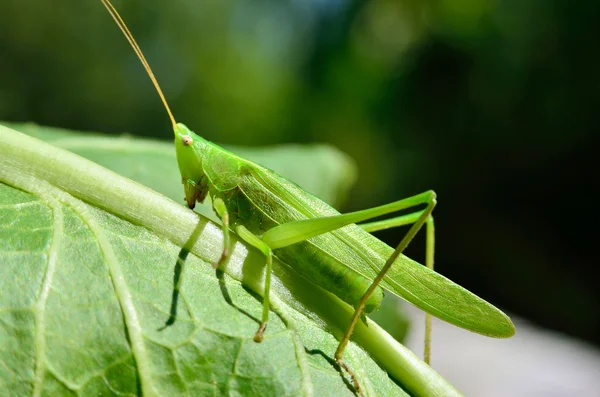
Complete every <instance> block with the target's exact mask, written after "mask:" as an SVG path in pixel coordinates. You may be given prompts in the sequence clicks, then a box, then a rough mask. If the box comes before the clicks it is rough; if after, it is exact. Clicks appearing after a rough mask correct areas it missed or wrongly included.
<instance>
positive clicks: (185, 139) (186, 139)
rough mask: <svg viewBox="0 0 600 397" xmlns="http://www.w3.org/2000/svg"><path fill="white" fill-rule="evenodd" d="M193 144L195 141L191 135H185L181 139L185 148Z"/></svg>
mask: <svg viewBox="0 0 600 397" xmlns="http://www.w3.org/2000/svg"><path fill="white" fill-rule="evenodd" d="M193 142H194V140H193V139H192V137H191V136H189V135H183V136H182V137H181V143H183V145H184V146H190V145H191V144H192V143H193Z"/></svg>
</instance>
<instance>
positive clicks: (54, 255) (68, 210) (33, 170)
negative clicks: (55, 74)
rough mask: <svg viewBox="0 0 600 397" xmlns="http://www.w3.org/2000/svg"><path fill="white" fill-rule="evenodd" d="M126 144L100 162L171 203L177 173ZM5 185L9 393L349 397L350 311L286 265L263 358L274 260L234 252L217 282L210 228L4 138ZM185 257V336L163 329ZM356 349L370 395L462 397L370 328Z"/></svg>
mask: <svg viewBox="0 0 600 397" xmlns="http://www.w3.org/2000/svg"><path fill="white" fill-rule="evenodd" d="M52 133H55V135H54V137H51V135H52ZM60 135H61V131H56V130H52V131H50V135H46V136H45V138H46V139H48V140H50V141H54V142H55V143H58V144H60V142H61V141H62V145H63V146H65V147H68V142H69V141H70V142H71V143H70V144H71V145H72V144H73V141H74V140H79V141H80V142H82V143H83V141H85V140H86V139H90V141H89V142H91V143H89V144H88V145H87V148H84V146H86V145H85V144H83V145H82V146H81V147H80V149H79V150H89V151H90V152H94V149H96V151H97V150H98V149H99V147H96V148H94V144H93V143H99V142H100V141H98V140H101V141H103V142H104V143H106V144H108V143H109V142H110V141H111V139H108V138H100V137H98V136H95V137H90V138H83V137H74V136H70V135H69V134H67V135H69V136H67V135H65V136H60ZM122 139H126V145H124V146H123V147H124V148H126V149H121V150H115V151H116V154H115V152H112V151H111V150H110V148H106V149H102V150H105V152H106V153H105V154H106V155H109V153H112V160H110V162H111V163H112V165H113V167H114V168H115V169H118V170H119V171H128V172H132V173H139V175H151V177H150V179H153V180H154V182H155V183H156V186H157V188H160V189H161V190H162V189H165V190H164V191H165V192H168V188H167V187H166V186H167V184H166V183H165V185H164V186H163V185H162V184H163V182H161V181H162V180H163V178H164V177H165V175H166V174H167V170H166V168H169V167H175V163H174V162H173V163H172V165H168V160H164V161H166V162H165V163H164V164H163V163H162V162H161V160H159V157H160V156H158V155H157V154H156V153H158V152H159V151H157V152H155V153H154V154H152V153H143V150H141V151H140V152H138V151H136V150H137V149H140V148H142V149H144V148H146V147H147V146H146V145H150V146H151V145H156V147H157V148H158V147H162V146H161V144H159V143H153V142H148V141H145V140H138V139H132V138H113V139H112V141H113V143H115V144H116V143H119V140H122ZM94 140H96V141H94ZM71 149H72V147H71ZM161 150H164V149H161ZM88 154H89V153H88ZM99 157H103V156H99ZM126 157H130V158H131V157H138V159H137V161H134V160H127V159H126ZM166 157H168V156H166ZM105 161H106V160H105ZM119 161H122V163H120V162H119ZM129 161H131V162H129ZM115 164H117V165H115ZM144 167H148V169H147V170H144ZM163 172H164V173H165V174H162V173H163ZM169 172H170V171H169ZM173 175H177V174H176V168H175V173H174V174H173ZM176 181H177V182H178V177H177V179H176ZM0 182H2V183H1V184H0V255H1V257H2V262H1V264H0V346H2V349H0V389H1V390H3V391H6V392H7V393H8V394H7V395H31V394H33V395H42V394H43V395H61V396H62V395H71V394H73V395H76V394H79V395H86V396H87V395H100V394H102V395H140V394H143V395H161V396H170V395H177V396H179V395H192V396H195V395H206V394H214V395H261V396H270V395H273V396H279V395H352V394H353V391H352V388H351V386H350V385H349V380H348V377H347V375H346V374H344V373H340V372H338V370H337V369H336V367H335V366H334V365H333V364H332V355H333V352H334V350H335V348H336V346H337V341H336V339H335V337H334V335H339V334H340V333H341V331H342V330H343V329H344V327H345V326H346V325H347V323H348V321H349V318H350V315H351V313H352V308H350V307H349V306H348V305H346V304H345V303H343V302H341V301H340V300H339V299H338V298H337V297H335V296H333V295H332V294H329V293H328V292H326V291H324V290H322V289H321V288H320V287H318V286H316V285H314V284H312V283H311V282H310V281H309V280H306V279H304V278H303V277H301V276H299V275H298V274H297V273H295V272H294V271H293V269H291V268H290V267H289V266H287V265H286V264H285V263H282V262H280V261H275V264H274V280H273V289H272V302H273V310H272V313H271V317H270V323H269V328H268V330H267V333H266V335H265V336H266V337H265V341H264V342H263V343H261V344H257V343H254V342H253V341H252V336H253V334H254V332H255V330H256V328H257V321H256V319H257V318H259V317H260V312H261V301H260V299H257V296H258V295H260V293H261V292H262V289H263V288H262V283H263V270H264V257H262V255H260V254H259V253H258V252H256V251H255V250H253V249H251V248H249V247H247V246H245V245H244V244H242V243H241V242H239V241H238V240H237V239H235V238H233V243H234V244H235V246H234V253H233V257H232V259H231V261H230V262H229V263H228V264H227V266H226V268H225V269H224V270H225V275H220V274H218V273H216V272H215V271H214V270H213V268H212V267H211V265H210V263H213V262H215V261H216V259H217V258H218V256H219V254H220V250H221V247H222V238H223V236H222V234H221V232H220V229H219V228H218V227H217V226H215V225H214V224H213V223H211V222H210V221H208V220H207V219H205V218H204V217H202V216H198V214H196V213H194V212H192V211H189V210H187V208H185V207H184V206H182V205H180V204H178V203H176V202H173V201H172V200H170V199H168V198H166V197H164V196H162V195H160V194H158V193H156V192H155V191H153V190H151V189H149V188H147V187H145V186H143V185H141V184H139V183H136V182H133V181H131V180H129V179H127V178H124V177H122V176H120V175H118V174H115V173H114V172H112V171H109V170H107V169H105V168H103V167H101V166H99V165H97V164H95V163H92V162H90V161H88V160H85V159H83V158H81V157H79V156H77V155H74V154H72V153H70V152H67V151H65V150H62V149H59V148H57V147H54V146H51V145H49V144H47V143H44V142H42V141H39V140H37V139H34V138H31V137H28V136H26V135H23V134H21V133H19V132H16V131H14V130H11V129H8V128H5V127H2V126H0ZM170 183H171V182H169V184H170ZM150 184H152V183H150ZM173 194H174V197H178V196H180V195H181V193H176V192H175V191H173ZM175 195H176V196H175ZM332 197H333V196H332ZM232 237H234V236H232ZM182 247H185V248H182ZM187 250H189V251H190V252H191V253H192V254H191V255H188V256H187V260H186V261H185V262H184V263H185V266H184V268H183V284H182V288H181V295H180V299H179V308H178V316H177V321H175V323H174V324H173V325H171V326H168V327H166V328H165V327H164V324H165V321H166V320H167V319H168V318H169V313H170V304H171V295H172V293H173V275H174V269H175V268H176V264H177V258H178V256H181V254H182V252H186V251H187ZM275 313H276V314H275ZM354 340H355V341H356V342H357V343H358V345H360V346H361V347H362V348H361V347H359V346H358V345H356V344H354V343H351V344H350V346H349V349H348V350H347V351H346V355H345V359H346V361H347V363H348V364H349V365H350V366H351V367H352V368H353V369H354V370H355V371H356V373H357V375H358V377H359V379H360V381H361V384H362V386H363V387H365V389H366V394H368V395H403V394H404V392H403V388H404V389H406V390H409V391H410V392H411V393H412V394H420V395H444V396H446V395H456V394H458V392H457V391H456V390H455V389H454V388H453V387H452V386H451V385H449V384H448V383H447V382H446V381H444V380H443V379H442V378H441V377H440V376H439V375H438V374H437V373H435V372H434V371H433V370H432V369H431V368H430V367H429V366H427V365H425V364H424V363H422V362H421V361H420V360H419V359H418V358H416V357H415V356H414V355H413V354H412V353H411V352H410V351H408V350H406V349H405V348H404V347H403V346H402V345H400V344H399V343H397V342H396V341H395V340H394V339H393V338H391V337H390V336H389V335H387V334H386V333H385V332H384V331H382V330H381V329H380V328H379V327H378V326H377V325H376V324H374V323H372V322H370V321H369V322H368V326H366V325H365V324H362V323H361V324H359V325H358V327H357V330H356V333H355V337H354ZM363 349H364V350H363ZM367 352H368V353H367ZM370 356H371V357H373V358H375V359H376V360H377V361H378V362H379V363H380V365H381V366H382V367H383V368H385V369H386V370H387V371H388V372H389V373H390V374H391V376H392V377H394V378H395V379H396V380H397V381H398V382H400V383H401V384H402V388H401V387H400V386H399V385H398V384H397V383H395V382H393V381H392V380H391V379H390V378H389V377H388V376H387V374H386V372H384V371H383V370H382V369H381V368H380V367H379V366H378V365H377V364H376V363H375V361H373V359H371V358H370Z"/></svg>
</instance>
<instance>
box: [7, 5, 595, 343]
mask: <svg viewBox="0 0 600 397" xmlns="http://www.w3.org/2000/svg"><path fill="white" fill-rule="evenodd" d="M115 5H116V6H117V8H118V9H119V10H120V12H121V13H122V16H123V17H124V19H125V20H126V21H127V23H128V24H129V26H130V28H131V30H132V31H133V33H134V35H135V36H136V38H137V39H138V41H139V43H140V45H141V47H142V49H143V50H144V51H145V53H146V56H147V58H148V59H149V62H150V64H151V65H152V66H153V68H154V71H155V73H156V75H157V77H158V79H159V81H160V82H161V84H162V87H163V89H164V91H165V94H166V96H167V98H168V100H169V102H170V104H171V107H172V108H173V110H174V113H175V116H176V117H177V118H178V120H179V121H183V122H185V123H186V124H187V125H188V126H190V127H191V128H193V129H194V130H196V132H198V133H200V134H201V135H203V136H205V137H206V138H207V139H210V140H215V141H217V142H220V143H230V144H237V145H271V144H278V143H286V142H300V143H305V142H313V141H318V142H329V143H331V144H333V145H335V146H337V147H339V148H341V149H342V150H344V151H345V152H347V153H349V154H350V155H351V156H352V157H354V158H355V159H356V161H357V164H358V167H359V170H360V176H359V181H358V184H357V186H356V187H355V189H354V190H353V191H352V194H351V195H350V198H349V200H348V202H347V203H346V206H345V207H344V208H343V210H353V209H359V208H365V207H370V206H374V205H377V204H383V203H387V202H390V201H393V200H397V199H400V198H402V197H406V196H408V195H412V194H415V193H419V192H421V191H424V190H427V189H435V190H436V191H437V193H438V196H439V206H438V208H437V209H436V212H435V215H436V224H437V268H438V270H439V271H440V272H441V273H443V274H444V275H446V276H448V277H449V278H451V279H452V280H454V281H456V282H458V283H459V284H461V285H464V286H465V287H467V288H468V289H470V290H471V291H473V292H475V293H477V294H478V295H480V296H482V297H484V298H486V299H488V300H489V301H491V302H493V303H494V304H496V305H498V306H499V307H501V308H503V309H505V310H507V311H509V312H511V313H515V314H518V315H521V316H524V317H527V318H528V319H530V320H532V321H534V322H536V323H538V324H540V325H543V326H545V327H549V328H552V329H556V330H560V331H562V332H565V333H568V334H570V335H574V336H577V337H580V338H584V339H587V340H589V341H592V342H594V343H595V344H600V288H598V281H597V280H598V279H597V276H596V275H597V274H598V266H599V265H600V261H599V255H598V252H597V251H596V250H595V248H594V247H595V244H597V241H596V240H597V237H598V232H597V228H598V226H597V225H598V222H600V217H599V215H598V209H597V205H596V197H597V196H598V190H599V184H598V172H597V169H598V167H597V166H596V164H595V163H596V161H595V158H596V157H595V156H597V155H598V151H599V149H600V139H599V138H598V132H599V130H600V129H599V128H598V113H599V110H600V109H599V104H600V91H599V89H600V73H599V71H600V62H599V51H598V38H599V37H600V22H599V21H600V3H598V2H594V1H587V2H586V1H580V2H572V1H569V0H559V1H548V0H529V1H520V0H506V1H493V0H439V1H420V0H400V1H392V0H374V1H369V2H367V1H350V0H305V1H275V0H273V1H253V2H242V1H217V0H212V1H192V0H174V1H169V2H165V1H149V0H144V1H141V0H139V1H133V0H131V1H115ZM1 8H2V10H1V11H0V119H4V120H10V121H34V122H37V123H39V124H45V125H51V126H59V127H65V128H72V129H80V130H91V131H103V132H106V133H114V134H116V133H120V132H122V131H127V132H130V133H132V134H138V135H145V136H153V137H158V138H164V139H170V134H171V128H170V124H169V120H168V118H167V116H166V114H165V112H164V110H163V109H162V107H161V104H160V102H159V100H158V97H157V96H156V94H155V92H154V91H153V88H152V86H151V84H150V82H149V80H148V78H147V77H146V75H145V74H144V72H143V70H142V69H141V66H140V65H139V63H138V61H137V59H136V58H135V55H134V54H133V52H132V50H131V49H130V48H129V47H128V45H127V43H126V42H125V40H124V38H123V37H122V36H121V33H120V32H119V31H118V29H117V28H116V26H115V25H114V23H113V22H112V20H111V19H110V17H109V16H108V14H107V12H106V11H105V10H104V8H103V7H102V5H101V4H100V2H99V0H98V1H93V0H85V1H82V0H57V1H52V2H49V1H45V0H23V1H16V0H9V1H8V2H3V3H2V7H1ZM402 232H403V231H402V230H395V231H390V232H386V233H382V234H380V237H381V238H382V239H385V240H386V241H387V242H388V243H389V244H390V245H395V244H396V243H397V242H398V241H399V240H400V238H401V233H402ZM421 240H422V239H421ZM422 246H423V241H418V242H417V244H415V245H414V246H412V247H411V250H410V253H409V254H410V255H411V256H413V257H415V258H417V259H422V258H423V255H422V248H423V247H422Z"/></svg>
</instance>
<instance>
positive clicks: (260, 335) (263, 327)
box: [254, 321, 267, 343]
mask: <svg viewBox="0 0 600 397" xmlns="http://www.w3.org/2000/svg"><path fill="white" fill-rule="evenodd" d="M266 330H267V322H266V321H264V322H263V323H262V324H261V325H260V327H258V331H256V334H254V342H256V343H260V342H262V341H263V339H264V338H263V334H264V333H265V331H266Z"/></svg>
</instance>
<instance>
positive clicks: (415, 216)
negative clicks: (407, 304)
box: [334, 191, 437, 394]
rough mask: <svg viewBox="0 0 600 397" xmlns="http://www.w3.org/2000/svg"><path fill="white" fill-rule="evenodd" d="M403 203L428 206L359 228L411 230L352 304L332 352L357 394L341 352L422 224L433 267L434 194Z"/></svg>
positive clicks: (427, 193) (426, 338) (426, 194)
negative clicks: (403, 228) (366, 306)
mask: <svg viewBox="0 0 600 397" xmlns="http://www.w3.org/2000/svg"><path fill="white" fill-rule="evenodd" d="M405 200H407V201H416V202H415V203H414V204H415V205H418V204H427V207H425V209H423V210H422V211H417V212H415V213H411V214H408V215H403V216H400V217H397V218H392V219H389V220H387V221H383V222H372V223H367V224H364V225H363V226H362V227H363V229H364V230H366V231H369V232H372V231H376V230H381V229H386V228H389V227H394V226H400V225H399V224H398V223H401V224H405V225H409V224H412V226H411V227H410V229H409V230H408V232H407V233H406V235H405V236H404V237H403V238H402V240H401V241H400V243H399V244H398V246H397V247H396V249H395V250H394V252H393V253H392V255H391V256H390V257H389V258H388V260H387V261H386V263H385V265H384V266H383V267H382V268H381V270H380V271H379V274H377V276H376V277H375V279H374V280H373V283H372V284H371V286H370V287H369V288H368V289H367V291H366V292H365V293H364V295H363V296H362V297H361V298H360V300H359V301H358V302H357V304H356V305H355V311H354V315H353V316H352V320H351V321H350V325H349V326H348V328H347V329H346V331H345V333H344V335H343V337H342V339H341V340H340V343H339V345H338V348H337V350H336V351H335V355H334V358H335V361H336V362H337V363H338V364H339V365H340V366H341V367H342V368H344V369H345V370H346V371H347V372H348V374H350V376H351V378H352V382H353V383H354V386H355V387H356V390H357V392H358V393H359V394H362V389H361V387H360V384H359V382H358V379H357V377H356V374H355V373H354V372H352V371H351V370H350V368H349V367H348V365H347V364H346V363H344V361H343V360H342V356H343V354H344V350H345V349H346V346H347V345H348V342H349V341H350V336H351V335H352V333H353V332H354V328H355V326H356V324H357V323H358V320H359V319H360V317H361V315H362V313H363V312H364V309H365V305H366V302H367V300H368V299H369V297H370V296H371V294H372V293H373V291H375V289H376V288H377V287H378V286H379V284H380V283H381V280H383V278H384V277H385V275H386V273H387V272H388V270H389V269H390V268H391V267H392V265H393V264H394V262H395V261H396V259H397V258H398V257H399V256H400V254H402V252H404V250H405V249H406V247H407V246H408V244H410V242H411V241H412V239H413V238H414V237H415V235H416V234H417V233H418V232H419V230H421V228H422V227H423V226H424V225H426V228H427V258H426V262H427V265H428V267H429V266H433V231H434V230H433V218H432V217H431V212H432V211H433V208H434V207H435V205H436V204H437V201H436V196H435V193H434V192H433V191H430V192H426V193H425V194H424V195H418V196H414V197H412V198H409V199H405ZM382 226H385V227H382ZM430 321H431V320H430V319H429V320H426V336H425V343H426V348H425V360H427V361H428V360H429V347H428V344H429V337H428V336H427V333H430V332H431V327H430Z"/></svg>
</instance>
